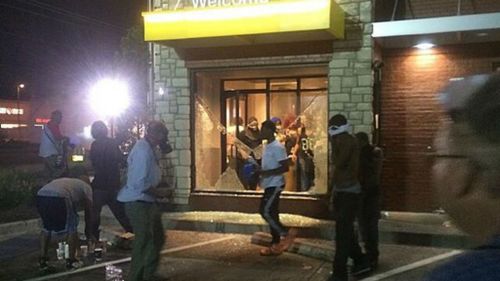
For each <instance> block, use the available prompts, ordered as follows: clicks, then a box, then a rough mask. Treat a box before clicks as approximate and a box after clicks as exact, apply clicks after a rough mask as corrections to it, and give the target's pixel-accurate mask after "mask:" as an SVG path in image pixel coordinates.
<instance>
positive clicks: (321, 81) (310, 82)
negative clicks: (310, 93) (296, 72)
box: [300, 77, 328, 89]
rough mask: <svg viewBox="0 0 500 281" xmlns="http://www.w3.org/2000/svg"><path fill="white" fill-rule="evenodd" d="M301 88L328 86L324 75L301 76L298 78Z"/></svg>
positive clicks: (324, 87) (323, 87)
mask: <svg viewBox="0 0 500 281" xmlns="http://www.w3.org/2000/svg"><path fill="white" fill-rule="evenodd" d="M300 88H301V89H326V88H328V79H326V77H316V78H303V79H300Z"/></svg>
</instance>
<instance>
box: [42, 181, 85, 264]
mask: <svg viewBox="0 0 500 281" xmlns="http://www.w3.org/2000/svg"><path fill="white" fill-rule="evenodd" d="M89 183H90V182H89V179H88V176H82V177H81V179H76V178H59V179H55V180H53V181H51V182H49V183H48V184H46V185H45V186H43V187H42V188H41V189H40V190H39V191H38V193H37V197H36V205H37V209H38V213H39V214H40V217H41V218H42V225H43V228H42V232H41V234H40V246H41V254H40V259H39V265H40V269H42V270H51V269H53V268H51V267H50V266H49V265H48V263H47V261H48V255H47V252H48V247H49V244H50V240H51V236H52V234H54V235H65V236H66V241H67V243H68V246H69V258H67V260H66V267H67V268H68V269H71V268H74V267H78V263H77V260H76V247H77V242H78V230H77V228H78V223H79V218H78V213H77V212H78V209H79V207H81V206H83V207H84V210H85V228H86V229H87V227H88V225H89V222H90V210H91V207H92V188H91V187H90V184H89ZM86 233H87V232H86ZM90 238H91V237H87V239H90ZM75 264H76V265H75Z"/></svg>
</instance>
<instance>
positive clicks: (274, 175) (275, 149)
mask: <svg viewBox="0 0 500 281" xmlns="http://www.w3.org/2000/svg"><path fill="white" fill-rule="evenodd" d="M275 133H276V125H275V124H274V123H273V122H272V121H270V120H267V121H264V122H263V123H262V127H261V136H262V138H263V139H266V140H267V145H266V146H265V148H264V153H263V155H262V167H261V169H260V176H261V181H260V186H261V187H262V188H263V189H264V196H262V199H261V203H260V214H261V216H262V218H263V219H264V220H266V222H267V223H268V224H269V228H270V230H271V236H272V241H271V247H268V248H264V249H262V250H261V251H260V254H261V255H263V256H276V255H280V254H281V253H282V252H283V251H285V250H287V249H288V248H289V247H290V245H291V244H292V243H293V239H294V238H295V235H296V233H297V231H296V229H293V228H292V229H287V228H286V227H285V226H283V224H281V222H280V218H279V201H280V195H281V192H282V191H283V188H284V186H285V177H284V176H283V174H284V173H286V172H287V171H288V165H289V159H288V156H287V154H286V150H285V147H284V146H283V144H281V143H280V142H279V141H277V140H276V138H275Z"/></svg>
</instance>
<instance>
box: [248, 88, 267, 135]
mask: <svg viewBox="0 0 500 281" xmlns="http://www.w3.org/2000/svg"><path fill="white" fill-rule="evenodd" d="M247 106H248V113H247V116H246V117H247V118H248V119H250V118H251V117H255V118H257V123H258V124H259V128H260V124H261V123H262V122H264V121H265V120H266V94H248V95H247ZM248 119H247V120H245V124H248Z"/></svg>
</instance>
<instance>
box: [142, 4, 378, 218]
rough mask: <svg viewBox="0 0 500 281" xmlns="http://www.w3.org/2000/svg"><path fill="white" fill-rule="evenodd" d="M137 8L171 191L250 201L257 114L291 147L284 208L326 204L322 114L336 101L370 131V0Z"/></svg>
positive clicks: (237, 205)
mask: <svg viewBox="0 0 500 281" xmlns="http://www.w3.org/2000/svg"><path fill="white" fill-rule="evenodd" d="M153 4H154V5H153V7H152V12H147V13H143V16H144V22H145V39H146V41H149V42H154V44H153V46H152V48H151V51H152V53H153V54H154V56H153V58H154V61H153V66H154V68H153V70H154V73H153V80H152V81H151V83H152V84H153V86H154V89H153V91H152V93H151V99H150V101H151V105H152V106H153V107H154V110H155V118H157V119H161V120H164V121H165V122H166V124H167V126H168V128H169V130H170V139H171V141H172V143H173V144H174V148H175V150H174V152H173V153H172V155H169V156H168V157H167V158H166V159H163V160H162V165H163V167H164V170H165V177H166V180H167V181H168V182H169V183H170V184H171V185H174V186H175V187H176V190H177V192H176V198H175V203H177V204H179V205H189V206H190V208H192V209H199V210H235V211H255V210H256V206H257V204H258V200H259V198H260V196H261V192H262V191H261V190H260V187H259V186H258V184H255V183H254V182H253V180H252V179H251V178H250V177H249V176H248V174H247V173H246V172H245V164H246V163H247V159H248V156H249V155H250V156H252V157H253V158H255V159H256V160H257V161H258V160H259V158H260V154H261V152H262V148H263V145H265V144H262V142H261V141H259V140H258V137H257V136H258V134H257V133H256V132H255V131H252V127H255V126H253V124H256V125H257V128H256V129H259V128H260V123H262V122H263V121H264V120H266V119H273V120H275V121H277V122H279V123H280V124H281V130H280V132H279V134H278V136H277V137H278V139H279V140H280V141H282V142H283V144H284V145H285V147H286V148H287V152H288V153H289V155H290V157H291V158H292V166H291V170H290V171H289V172H288V173H287V174H286V175H285V176H286V179H287V185H286V187H285V192H284V194H283V201H282V209H283V210H284V211H288V212H294V213H303V214H309V215H315V216H324V215H325V214H326V213H325V210H326V209H325V208H326V207H327V205H328V204H327V203H325V202H326V201H327V199H326V193H327V180H328V149H329V148H328V139H327V120H328V117H329V116H331V115H333V114H335V113H339V112H341V113H344V114H346V116H348V118H349V119H350V122H351V123H352V124H353V125H354V127H355V129H356V130H357V131H366V132H368V133H371V132H372V123H373V122H372V120H373V111H372V75H371V61H372V45H371V44H372V40H371V37H370V35H369V34H370V28H369V26H370V22H371V13H372V11H371V1H360V0H353V1H351V2H349V3H343V4H340V5H339V4H337V2H336V1H334V0H254V1H250V0H246V1H245V0H217V1H216V0H213V1H212V0H206V1H204V0H189V1H188V0H185V1H182V0H170V1H169V0H163V1H154V3H153Z"/></svg>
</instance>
